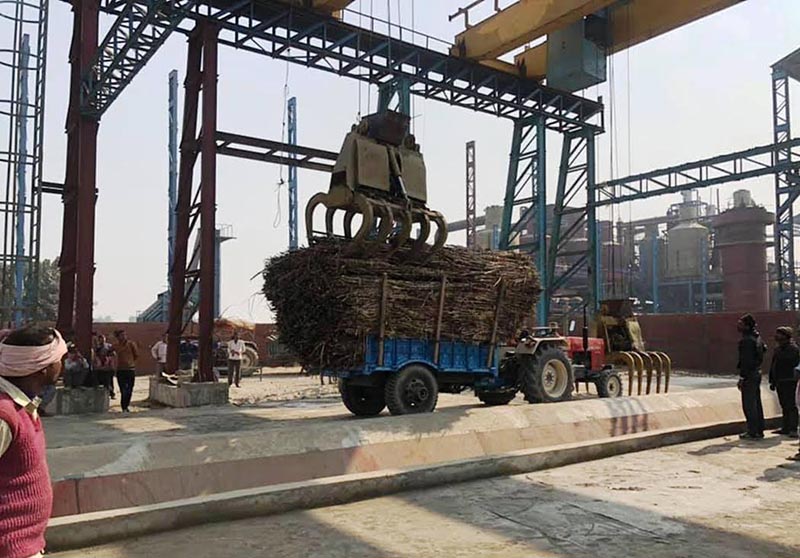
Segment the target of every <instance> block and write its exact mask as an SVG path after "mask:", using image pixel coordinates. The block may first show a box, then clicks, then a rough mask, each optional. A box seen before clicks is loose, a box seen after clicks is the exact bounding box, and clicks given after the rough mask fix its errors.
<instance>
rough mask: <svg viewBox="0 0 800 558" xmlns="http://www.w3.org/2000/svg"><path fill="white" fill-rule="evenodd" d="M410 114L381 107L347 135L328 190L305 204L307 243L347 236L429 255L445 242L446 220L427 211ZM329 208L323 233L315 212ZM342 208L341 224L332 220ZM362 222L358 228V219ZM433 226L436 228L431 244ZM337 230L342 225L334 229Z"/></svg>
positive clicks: (371, 244)
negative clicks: (316, 220)
mask: <svg viewBox="0 0 800 558" xmlns="http://www.w3.org/2000/svg"><path fill="white" fill-rule="evenodd" d="M410 122H411V119H410V117H409V116H407V115H405V114H402V113H399V112H394V111H390V110H387V111H382V112H378V113H375V114H371V115H369V116H365V117H364V118H362V119H361V122H359V123H358V124H356V125H354V126H353V127H352V128H351V130H350V132H349V133H348V134H347V136H345V138H344V143H343V144H342V148H341V150H340V151H339V156H338V157H337V159H336V164H335V165H334V167H333V173H332V174H331V182H330V188H329V190H328V192H327V193H324V192H320V193H318V194H316V195H314V196H313V197H312V198H311V199H310V200H309V202H308V205H307V206H306V232H307V234H308V243H309V244H313V243H315V242H317V241H319V240H324V239H334V238H338V239H345V240H347V241H351V242H353V243H354V244H355V245H356V246H363V247H364V248H365V249H369V248H370V247H375V246H380V245H389V246H391V247H392V251H395V250H399V249H401V248H405V247H408V249H409V250H408V257H409V258H412V259H413V258H418V257H424V256H426V255H430V254H432V253H434V252H436V251H438V250H439V249H441V248H442V246H444V243H445V241H446V240H447V222H446V221H445V219H444V217H443V216H442V214H441V213H439V212H438V211H432V210H430V209H428V207H427V205H426V203H427V198H428V192H427V184H426V176H425V174H426V173H425V161H424V159H423V157H422V153H420V148H419V145H418V144H417V142H416V140H415V138H414V136H413V134H411V133H410V131H409V124H410ZM320 205H322V206H324V207H325V231H324V232H321V231H316V230H314V211H315V210H316V209H317V207H318V206H320ZM337 212H343V215H342V220H341V227H337V226H336V224H335V223H334V220H335V219H334V218H335V216H336V213H337ZM357 216H360V218H361V223H360V224H359V225H358V229H357V230H355V232H354V226H353V225H354V220H355V219H356V218H357ZM431 224H433V225H435V226H436V232H435V234H434V237H433V243H432V244H430V245H429V244H428V238H429V236H430V235H431ZM335 229H338V231H337V230H335Z"/></svg>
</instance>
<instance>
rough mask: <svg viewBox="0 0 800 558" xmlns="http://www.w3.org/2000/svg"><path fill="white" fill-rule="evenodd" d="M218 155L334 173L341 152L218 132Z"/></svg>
mask: <svg viewBox="0 0 800 558" xmlns="http://www.w3.org/2000/svg"><path fill="white" fill-rule="evenodd" d="M217 153H218V154H219V155H225V156H228V157H238V158H239V159H250V160H252V161H264V162H266V163H275V164H278V165H290V166H294V167H297V168H302V169H309V170H315V171H320V172H331V171H333V164H334V163H335V162H336V158H337V157H338V156H339V154H338V153H335V152H333V151H325V150H323V149H315V148H313V147H303V146H302V145H295V144H292V143H282V142H279V141H273V140H267V139H261V138H254V137H251V136H243V135H241V134H231V133H229V132H217Z"/></svg>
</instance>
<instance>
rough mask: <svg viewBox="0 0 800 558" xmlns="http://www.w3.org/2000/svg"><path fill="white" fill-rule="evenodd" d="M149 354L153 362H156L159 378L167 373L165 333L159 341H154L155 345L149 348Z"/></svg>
mask: <svg viewBox="0 0 800 558" xmlns="http://www.w3.org/2000/svg"><path fill="white" fill-rule="evenodd" d="M150 354H151V355H153V360H155V361H156V366H157V367H158V374H159V376H163V375H164V374H166V373H167V334H166V333H165V334H164V335H163V337H161V339H159V340H158V341H156V344H155V345H153V346H152V347H150Z"/></svg>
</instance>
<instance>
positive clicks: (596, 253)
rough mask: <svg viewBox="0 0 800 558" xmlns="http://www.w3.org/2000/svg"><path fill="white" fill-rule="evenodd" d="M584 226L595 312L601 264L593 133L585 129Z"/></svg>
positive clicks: (591, 293)
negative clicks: (586, 233)
mask: <svg viewBox="0 0 800 558" xmlns="http://www.w3.org/2000/svg"><path fill="white" fill-rule="evenodd" d="M584 133H585V134H586V226H587V229H588V237H589V238H588V240H589V269H588V274H587V278H588V280H589V299H590V300H591V305H590V308H592V309H593V310H594V311H595V312H597V311H598V310H599V309H600V298H601V297H602V296H603V293H602V289H601V287H600V279H601V273H602V266H601V265H600V259H601V253H600V239H599V238H598V234H597V233H598V230H597V207H596V206H595V203H596V202H597V190H596V185H597V184H596V176H595V135H594V132H591V131H586V132H584Z"/></svg>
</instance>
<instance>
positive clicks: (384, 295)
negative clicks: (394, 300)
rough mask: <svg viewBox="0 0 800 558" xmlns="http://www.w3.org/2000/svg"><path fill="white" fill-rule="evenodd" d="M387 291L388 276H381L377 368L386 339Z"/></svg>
mask: <svg viewBox="0 0 800 558" xmlns="http://www.w3.org/2000/svg"><path fill="white" fill-rule="evenodd" d="M388 291H389V276H388V275H386V274H385V273H384V274H383V281H381V307H380V313H379V314H380V317H379V318H378V319H379V320H380V322H381V323H380V325H379V327H380V330H379V331H380V333H379V334H378V366H383V356H384V355H383V343H384V340H385V339H386V298H387V295H388Z"/></svg>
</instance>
